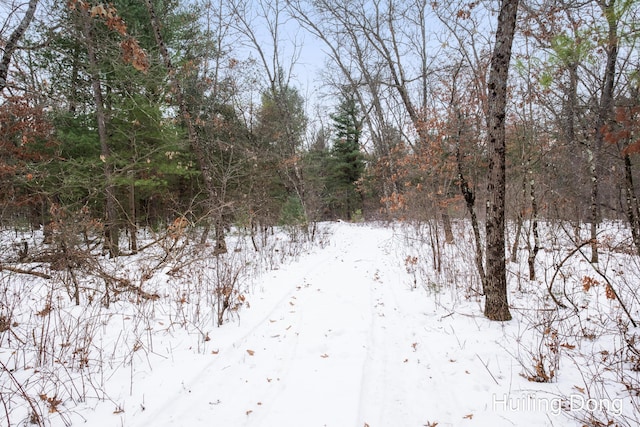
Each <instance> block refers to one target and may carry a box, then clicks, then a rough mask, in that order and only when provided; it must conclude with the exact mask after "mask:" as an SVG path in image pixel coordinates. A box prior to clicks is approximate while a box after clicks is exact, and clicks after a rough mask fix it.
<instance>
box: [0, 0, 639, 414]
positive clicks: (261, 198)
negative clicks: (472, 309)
mask: <svg viewBox="0 0 640 427" xmlns="http://www.w3.org/2000/svg"><path fill="white" fill-rule="evenodd" d="M639 14H640V2H637V1H635V0H585V1H580V2H576V1H569V0H501V1H490V0H479V1H457V0H456V1H451V2H438V1H427V0H192V1H188V2H179V1H178V0H114V1H112V2H109V3H104V2H99V1H94V0H67V1H57V0H28V1H26V2H18V1H14V0H6V1H3V2H2V3H1V4H0V22H1V23H2V25H1V26H0V54H1V60H0V232H1V233H2V241H1V244H2V246H1V249H0V291H1V292H0V345H2V346H4V345H5V344H6V345H7V346H8V347H12V346H14V345H16V346H17V347H16V348H21V349H22V350H21V352H23V353H21V354H22V355H21V356H16V355H15V354H16V353H12V354H13V355H10V356H2V355H0V362H1V365H0V369H1V370H2V372H3V375H5V374H9V373H10V374H11V375H10V376H11V380H7V382H3V383H2V384H0V388H1V389H2V390H5V389H6V390H11V391H12V393H18V395H19V396H21V397H19V398H15V399H14V398H2V399H0V400H2V402H1V403H2V404H3V405H2V406H4V407H5V410H6V411H7V414H10V413H12V411H13V410H9V409H8V408H10V407H13V406H15V405H18V406H20V405H23V406H22V407H23V408H27V409H26V412H27V413H29V414H31V415H29V416H30V417H31V421H30V422H32V423H35V424H40V425H44V424H45V423H46V422H47V421H46V417H45V416H44V415H43V413H44V412H46V411H44V412H43V410H42V409H39V407H38V405H44V406H43V407H48V409H49V410H50V411H51V412H57V407H58V405H59V404H60V402H58V397H59V394H58V393H56V394H55V396H56V397H53V394H50V395H47V394H46V393H45V394H44V398H43V397H42V393H40V395H39V396H40V397H39V399H38V398H37V397H33V395H32V394H30V392H29V391H28V390H26V388H27V387H26V384H27V383H28V381H26V380H21V379H20V378H21V377H20V376H14V374H13V373H15V372H17V371H18V370H20V369H22V368H18V366H19V365H20V366H22V367H23V368H24V367H25V366H32V365H33V364H36V365H38V366H49V365H51V364H55V363H56V362H55V361H56V360H61V359H63V358H64V357H71V358H72V359H74V362H73V363H75V364H76V365H75V368H76V369H78V370H80V371H82V369H83V368H86V367H87V365H88V364H89V362H88V359H86V360H85V359H83V357H84V356H83V354H84V353H83V354H80V353H69V352H70V351H71V350H72V349H69V350H68V351H67V350H65V351H62V350H60V349H59V348H58V346H57V345H54V344H53V343H49V342H46V339H45V338H46V335H47V334H46V333H45V329H44V328H43V327H40V329H39V334H40V335H38V337H36V336H35V335H34V333H33V332H32V331H31V330H30V329H29V330H28V331H27V329H28V328H27V329H25V330H24V331H23V330H21V329H20V328H21V327H22V326H25V325H26V324H27V323H29V322H36V323H38V322H43V321H44V319H48V318H49V317H50V316H49V315H50V313H51V312H52V311H53V310H54V309H55V307H56V304H62V303H59V302H57V300H56V298H62V297H60V295H64V296H65V298H66V299H67V300H69V301H71V302H72V304H73V305H75V306H77V307H85V309H87V307H93V306H99V307H103V308H107V309H108V308H109V307H110V306H112V305H113V304H118V303H119V302H122V301H125V300H127V301H130V302H132V303H133V302H134V301H137V303H142V302H144V303H145V304H146V303H153V302H154V301H156V300H158V299H161V298H163V295H162V293H161V292H158V291H157V289H153V287H152V286H148V284H149V283H151V282H153V281H154V280H156V279H157V278H158V277H160V275H162V274H168V275H171V276H172V277H178V276H180V277H182V278H183V279H185V280H187V279H186V277H187V276H189V274H193V273H194V271H198V274H200V275H201V277H200V279H201V280H205V279H206V280H208V281H211V282H212V283H213V284H212V285H211V286H213V288H212V289H213V290H210V292H211V293H212V295H213V296H211V298H212V299H211V301H209V300H208V299H207V301H208V303H210V305H211V307H212V312H211V316H212V317H213V318H214V320H213V321H212V322H213V323H215V324H216V325H217V326H220V325H222V324H223V323H225V322H227V321H229V320H230V319H234V318H236V317H237V316H241V314H240V309H241V308H242V307H243V306H244V305H245V299H246V298H247V292H246V291H245V290H244V288H243V287H242V285H241V282H242V280H241V278H242V277H244V275H245V274H246V275H249V276H253V275H257V274H258V273H257V270H260V269H267V270H268V269H270V268H271V269H273V268H277V267H276V266H277V265H279V264H280V263H282V262H285V261H284V260H285V259H287V258H293V259H296V258H297V257H299V256H300V254H301V253H302V252H304V251H306V250H310V249H309V248H310V247H313V246H317V245H319V246H323V245H325V244H326V241H327V240H326V239H328V237H327V236H326V235H325V234H324V231H323V230H324V229H323V226H322V225H323V224H325V223H327V222H335V221H344V222H351V223H373V222H375V223H377V224H404V225H405V226H408V227H413V230H414V232H416V233H417V234H416V237H415V238H416V239H418V240H419V242H420V245H421V246H422V247H423V248H426V249H428V252H429V254H428V255H425V256H423V257H418V258H414V257H413V256H412V255H411V256H409V255H407V257H406V258H405V259H404V260H403V261H404V263H405V267H406V271H407V273H410V274H412V275H413V277H414V279H415V280H416V281H418V278H419V277H421V279H420V280H422V281H423V282H424V283H422V284H421V286H426V287H429V286H432V285H433V283H432V281H430V279H429V280H428V279H425V277H427V276H430V274H431V273H425V272H426V271H427V270H433V271H437V276H438V277H440V278H443V277H444V275H445V273H443V271H444V270H446V266H447V265H449V263H452V262H454V261H453V260H451V259H448V258H447V256H448V255H449V252H448V250H447V248H448V247H449V246H448V245H456V244H463V245H467V246H465V247H467V252H466V253H465V254H466V255H468V259H466V260H465V261H464V262H466V263H467V264H468V266H469V268H470V273H469V276H468V277H471V279H469V282H468V283H467V284H466V285H464V287H465V289H466V291H467V292H470V293H471V294H473V295H474V297H475V298H481V299H482V300H483V301H484V307H483V310H484V313H483V314H484V316H485V317H486V318H487V319H489V320H493V321H509V320H511V319H512V313H511V311H510V304H509V301H508V296H509V293H510V292H509V291H508V288H509V286H510V283H513V280H514V278H513V277H512V276H513V275H511V276H510V271H511V270H510V269H511V267H510V265H511V264H514V263H517V262H519V261H520V260H522V262H523V265H524V266H525V267H526V273H524V274H525V276H526V277H525V278H524V279H522V278H520V276H518V283H520V280H521V279H522V280H525V279H526V280H527V281H528V282H529V283H542V286H541V289H542V290H543V291H544V292H543V294H545V296H546V298H548V299H549V300H550V304H551V305H552V306H553V307H556V308H567V307H570V308H571V307H573V308H575V309H576V311H577V310H578V307H577V305H578V304H577V303H574V302H573V300H572V299H571V298H569V297H568V295H567V292H566V290H565V292H564V294H558V293H557V292H554V290H553V286H554V284H556V285H557V284H558V283H560V281H561V280H564V282H565V283H566V280H567V279H566V276H565V275H564V273H563V272H562V268H563V267H565V266H566V265H569V264H570V263H571V262H573V261H574V258H572V257H579V256H582V260H581V261H580V262H584V263H587V264H589V265H590V266H591V270H589V271H590V272H589V273H588V274H587V273H585V274H584V275H582V276H580V277H579V278H578V281H579V284H580V285H579V286H582V287H586V288H591V287H592V286H596V285H598V284H602V285H603V286H602V289H603V292H605V293H606V298H607V299H608V300H612V301H615V302H616V304H618V307H619V308H620V310H621V311H620V313H621V314H620V315H619V317H618V318H617V321H618V323H619V324H620V325H623V324H624V325H625V327H624V328H622V326H620V328H621V329H620V330H618V335H617V336H618V337H619V338H620V339H621V340H622V341H625V342H627V344H628V346H629V349H631V350H629V351H630V352H631V353H634V352H637V354H636V355H635V356H633V360H635V363H632V364H633V365H634V366H635V367H636V368H637V366H638V360H640V347H636V346H637V345H638V344H637V343H636V342H635V334H634V335H630V334H629V332H628V330H627V329H626V327H627V326H628V325H632V326H634V327H635V320H634V319H635V318H636V316H637V314H638V308H639V307H638V304H639V302H638V300H637V298H636V297H635V288H636V286H635V285H629V286H630V287H626V288H625V289H626V291H625V290H623V289H621V288H620V287H619V286H618V284H617V283H618V282H616V280H617V279H619V277H613V276H615V274H619V275H620V276H621V275H622V274H623V273H612V272H610V271H609V267H610V266H609V260H610V259H611V256H612V255H611V254H622V255H621V256H624V257H627V258H625V259H630V260H631V261H625V262H629V263H637V262H638V261H639V260H640V202H639V201H638V193H639V191H640V190H639V189H636V185H638V184H637V182H638V179H640V172H639V171H638V167H639V165H640V163H639V158H638V153H640V49H639V46H638V40H639V39H640V32H639V30H640V28H639V25H640V16H639ZM612 224H615V226H616V227H617V229H618V230H619V231H618V232H616V233H618V234H617V235H616V236H615V238H612V237H611V234H609V233H610V231H611V227H612ZM460 229H464V230H465V231H464V232H460V231H459V230H460ZM550 229H553V230H560V231H558V233H560V234H562V238H561V239H560V240H562V241H563V245H564V246H563V250H565V251H566V253H567V255H566V257H560V258H554V262H553V264H552V265H547V264H546V262H545V261H544V259H546V258H545V257H546V256H547V255H546V253H548V252H549V251H552V250H555V249H553V248H557V246H558V245H559V243H558V237H557V235H556V237H553V236H551V237H550V234H549V230H550ZM416 230H418V231H416ZM424 230H427V231H424ZM614 235H615V233H614ZM614 240H615V241H614ZM240 241H242V242H243V243H242V245H246V247H245V246H242V248H240V247H239V245H240V243H238V242H240ZM426 249H425V250H426ZM241 251H247V252H251V251H253V252H254V253H255V254H256V255H255V258H256V260H257V261H256V260H253V261H255V263H254V264H252V265H251V266H250V267H249V264H250V262H251V256H250V255H242V256H241V255H239V253H240V252H241ZM243 256H248V257H249V258H246V259H245V258H242V257H243ZM241 258H242V261H240V259H241ZM131 260H135V263H137V264H136V265H137V267H135V268H133V267H131V268H133V270H135V271H129V270H127V269H124V270H123V267H122V266H123V265H128V264H127V263H128V262H130V261H131ZM423 261H424V263H425V264H424V265H422V266H421V265H420V264H421V263H422V262H423ZM131 262H132V263H133V261H131ZM576 262H578V261H576ZM541 265H545V267H541ZM202 269H210V270H207V271H209V272H203V270H202ZM249 270H251V272H250V273H249V272H248V271H249ZM254 270H255V271H254ZM634 271H635V270H634ZM418 272H423V273H424V274H423V275H422V276H421V275H420V274H418ZM554 273H555V274H554ZM636 273H638V272H637V271H636ZM634 274H635V273H634ZM196 275H197V274H196ZM176 280H177V279H176ZM189 280H196V279H194V278H193V277H191V276H189V278H188V280H187V281H189ZM443 280H445V279H443ZM447 280H450V281H456V280H457V279H455V278H448V279H446V280H445V281H447ZM30 281H33V282H34V283H39V284H40V285H38V286H39V288H38V290H36V291H34V295H40V297H41V298H42V300H40V301H38V302H37V303H36V306H37V307H36V308H37V310H36V311H34V314H32V316H31V317H29V316H27V317H28V318H29V319H30V320H29V321H28V322H26V321H24V320H18V319H19V318H21V319H22V318H23V317H24V313H20V310H19V309H18V307H21V306H22V305H23V304H25V303H26V301H27V300H28V299H29V298H27V297H23V296H17V293H16V292H15V289H16V286H24V284H25V283H27V284H28V283H30ZM536 281H537V282H536ZM185 283H186V282H185ZM469 283H470V284H469ZM623 283H624V284H625V286H626V285H628V284H629V283H631V284H632V283H633V280H632V279H626V277H625V280H624V281H623ZM620 286H622V285H620ZM518 290H519V291H520V290H521V289H520V287H519V285H518ZM587 290H589V289H587ZM180 292H181V294H180V296H179V297H177V298H178V300H181V301H182V303H184V302H185V301H187V300H189V299H190V298H196V296H194V295H193V294H192V295H190V294H189V292H192V290H188V289H187V290H181V291H180ZM198 292H200V291H198ZM198 292H196V294H197V293H198ZM171 298H174V299H175V298H176V295H175V294H172V296H171ZM567 300H569V301H567ZM43 301H45V302H43ZM90 310H94V308H91V309H90ZM96 310H97V309H96ZM92 312H93V311H92ZM20 316H22V317H20ZM613 317H615V316H613ZM34 319H35V320H34ZM38 324H39V323H38ZM25 328H26V326H25ZM63 329H64V328H63ZM33 330H37V328H35V329H33ZM85 331H86V330H85ZM87 336H88V335H87ZM201 338H202V339H203V340H208V338H209V336H208V335H207V334H206V333H205V334H203V335H202V337H201ZM203 342H204V341H203ZM141 345H142V344H141ZM27 347H28V348H29V350H25V348H27ZM87 351H88V350H87ZM29 352H30V354H31V356H29V357H27V356H24V354H26V353H29ZM61 352H62V353H64V356H61ZM634 354H635V353H634ZM87 355H88V353H87ZM87 357H88V356H87ZM32 358H35V359H32ZM543 359H544V358H543V357H540V358H538V359H537V360H538V362H539V363H538V365H537V366H538V367H539V368H540V369H541V371H538V372H537V374H535V375H533V377H536V378H538V379H541V380H542V382H545V381H551V380H553V375H550V373H549V368H547V369H546V370H545V368H544V366H545V363H546V362H544V360H543ZM34 360H37V362H34ZM547 360H548V359H547ZM9 365H12V366H14V367H13V368H9ZM535 370H536V368H534V371H535ZM631 371H633V372H637V370H634V369H631ZM16 375H17V374H16ZM69 375H71V374H69ZM536 375H537V376H536ZM634 375H635V374H634ZM25 378H30V377H28V376H27V377H25ZM73 378H77V377H75V376H74V377H73ZM625 378H626V377H625ZM25 381H26V382H25ZM69 381H72V382H73V381H76V379H74V380H69ZM625 381H626V380H625ZM629 381H630V380H629ZM636 381H637V378H636ZM44 383H46V381H45V382H44ZM44 383H43V384H44ZM43 388H46V386H43ZM628 388H631V389H633V390H635V391H636V392H638V390H640V388H639V386H638V383H637V382H635V383H632V385H630V386H629V387H628ZM34 393H35V392H34ZM35 394H36V395H37V393H35ZM73 394H74V393H73V392H70V396H73ZM80 394H82V393H80ZM60 395H61V394H60ZM69 398H70V399H72V398H73V397H69ZM17 402H22V403H17ZM47 405H48V406H47ZM21 416H22V415H16V416H14V417H13V419H15V418H16V417H18V418H20V417H21ZM605 419H606V416H605ZM7 423H8V424H9V425H12V424H11V420H10V417H9V415H7ZM65 424H66V423H65ZM631 424H632V423H631ZM631 424H630V425H631ZM434 425H435V424H434ZM593 425H606V423H604V421H603V424H596V423H595V422H594V424H593Z"/></svg>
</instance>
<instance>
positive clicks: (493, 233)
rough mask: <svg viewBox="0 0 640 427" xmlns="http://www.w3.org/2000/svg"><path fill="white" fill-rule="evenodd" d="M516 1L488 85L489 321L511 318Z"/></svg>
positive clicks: (508, 9)
mask: <svg viewBox="0 0 640 427" xmlns="http://www.w3.org/2000/svg"><path fill="white" fill-rule="evenodd" d="M518 3H519V1H518V0H503V1H502V4H501V7H500V14H499V16H498V28H497V31H496V42H495V47H494V50H493V56H492V58H491V70H490V72H489V82H488V85H487V88H488V92H489V93H488V106H489V107H488V112H487V127H488V139H489V140H488V144H487V148H488V153H489V172H488V175H489V179H488V184H487V206H486V209H487V219H486V224H485V229H486V268H485V274H486V289H485V297H486V299H485V306H484V314H485V316H486V317H487V318H488V319H490V320H498V321H506V320H511V313H510V311H509V302H508V300H507V278H506V260H505V236H504V232H505V192H506V176H505V168H506V165H505V160H506V159H505V156H506V142H505V118H506V106H507V79H508V76H509V62H510V60H511V47H512V44H513V38H514V34H515V28H516V18H517V13H518Z"/></svg>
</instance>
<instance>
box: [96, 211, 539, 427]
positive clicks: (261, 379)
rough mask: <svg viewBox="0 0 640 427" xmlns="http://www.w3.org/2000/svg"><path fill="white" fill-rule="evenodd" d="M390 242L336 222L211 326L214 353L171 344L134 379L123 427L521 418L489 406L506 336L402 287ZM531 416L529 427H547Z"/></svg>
mask: <svg viewBox="0 0 640 427" xmlns="http://www.w3.org/2000/svg"><path fill="white" fill-rule="evenodd" d="M394 247H395V246H394V236H393V231H392V230H391V229H388V228H375V227H359V226H356V225H349V224H342V225H336V226H335V230H334V234H333V236H332V237H331V244H330V245H329V246H328V247H326V248H324V249H319V250H317V251H316V253H314V254H312V255H310V256H305V257H303V258H302V259H301V260H300V261H299V262H297V263H293V264H291V265H288V266H285V267H283V268H282V269H281V270H277V271H274V272H272V273H271V274H270V275H268V276H267V277H264V278H263V279H262V280H261V285H260V286H261V288H259V289H256V291H255V293H254V294H253V295H252V296H251V297H250V298H251V308H249V309H244V310H243V311H242V312H241V313H240V324H239V325H235V324H229V325H226V326H225V327H223V328H220V329H216V330H213V331H212V334H211V342H210V343H208V345H211V347H210V348H211V350H212V351H211V352H210V354H206V355H204V356H202V355H199V357H194V356H189V354H190V353H189V352H184V353H179V352H176V350H175V349H172V350H171V352H170V356H169V357H168V360H167V361H166V362H165V363H163V364H160V365H157V364H155V363H154V364H153V367H152V368H151V367H150V368H149V370H148V371H143V370H141V371H140V372H138V373H136V374H135V375H134V379H133V380H132V386H131V388H132V389H133V393H130V394H129V396H128V397H123V398H124V399H126V400H127V402H125V406H126V408H125V410H124V412H122V413H121V414H119V417H120V420H119V422H120V423H122V425H126V426H135V427H143V426H154V427H164V426H185V427H187V426H188V427H199V426H224V427H236V426H255V427H259V426H261V427H288V426H291V427H300V426H319V427H321V426H331V427H347V426H349V427H350V426H354V427H356V426H357V427H362V426H370V427H395V426H424V425H429V423H437V425H438V426H440V427H442V426H457V425H464V426H467V425H479V426H483V425H515V424H513V423H512V422H509V421H508V419H507V417H506V416H507V415H509V414H505V413H504V411H503V413H496V412H495V411H492V408H491V407H490V406H491V395H492V393H503V392H506V391H507V389H511V388H512V387H513V386H514V385H513V384H511V382H512V380H511V379H510V377H511V376H513V375H512V373H511V370H512V369H513V367H512V366H506V365H502V362H500V361H498V359H497V358H495V357H494V358H493V359H492V357H493V353H492V352H494V351H495V346H493V347H488V346H487V345H486V343H487V342H493V343H495V342H496V341H498V340H500V339H501V336H503V334H504V331H501V330H500V326H497V325H496V324H489V323H484V324H482V325H479V324H478V322H483V321H482V320H481V319H480V320H478V319H476V318H475V317H473V316H470V317H469V318H468V320H467V318H465V317H462V318H461V319H462V321H461V319H460V318H458V319H457V320H456V322H457V323H455V328H461V326H460V325H462V326H463V327H464V329H463V330H455V329H454V326H453V325H454V324H448V323H446V322H447V321H449V320H450V319H451V318H450V317H449V316H447V315H446V313H445V315H443V312H442V311H439V312H436V310H435V309H434V308H433V304H432V303H430V302H429V301H428V296H427V295H426V293H425V292H424V290H422V289H418V290H411V289H410V287H409V285H408V283H409V280H408V276H407V274H406V272H405V271H404V265H402V260H399V259H398V255H397V254H395V253H394V249H393V248H394ZM429 307H430V308H429ZM479 317H481V316H479ZM443 319H444V320H443ZM465 325H466V326H465ZM481 328H482V330H483V332H482V337H480V334H479V333H478V331H479V330H480V329H481ZM480 360H482V361H483V363H484V364H486V365H487V368H485V367H484V366H483V363H481V362H480ZM185 365H186V366H185ZM489 372H491V373H489ZM503 374H506V377H507V378H504V377H503V376H502V375H503ZM493 375H495V378H492V376H493ZM516 377H517V375H516ZM498 381H500V385H496V384H497V382H498ZM537 415H538V418H535V417H534V418H528V421H529V422H530V424H529V425H545V420H546V416H545V415H544V414H537ZM112 420H113V419H112ZM536 420H537V421H536ZM89 421H91V420H90V419H89ZM534 421H536V422H534ZM108 425H113V424H108ZM118 425H120V424H118Z"/></svg>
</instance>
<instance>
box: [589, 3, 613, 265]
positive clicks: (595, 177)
mask: <svg viewBox="0 0 640 427" xmlns="http://www.w3.org/2000/svg"><path fill="white" fill-rule="evenodd" d="M598 4H600V7H601V8H602V14H603V15H604V17H605V19H606V20H607V25H608V27H607V30H608V31H607V46H606V48H605V50H606V52H607V63H606V66H605V70H604V78H603V83H602V93H601V95H600V106H599V107H600V108H599V110H598V117H597V120H596V123H595V126H596V127H595V140H594V142H593V143H592V144H591V145H592V146H591V147H590V151H589V159H590V165H589V167H590V169H591V200H590V202H591V209H590V212H589V213H590V217H591V218H590V222H591V228H590V230H591V236H590V237H591V263H593V264H596V263H597V262H598V240H597V238H598V236H597V231H598V223H599V222H600V194H599V193H600V189H599V184H600V178H599V177H600V174H601V169H602V162H601V159H600V156H601V151H602V146H603V145H604V129H605V127H606V125H607V122H608V121H609V119H610V117H611V113H612V109H613V86H614V82H615V78H616V61H617V59H618V21H617V20H618V19H619V18H618V16H617V15H618V13H617V11H616V0H610V1H609V2H598Z"/></svg>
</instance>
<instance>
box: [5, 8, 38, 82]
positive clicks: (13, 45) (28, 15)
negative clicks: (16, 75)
mask: <svg viewBox="0 0 640 427" xmlns="http://www.w3.org/2000/svg"><path fill="white" fill-rule="evenodd" d="M37 6H38V0H29V6H28V7H27V11H26V12H25V14H24V16H23V17H22V20H21V21H20V24H18V26H17V27H16V29H15V30H13V33H11V36H9V40H7V42H6V44H5V45H4V54H3V55H2V60H0V92H1V91H3V90H4V88H5V87H7V77H8V76H9V64H10V63H11V57H12V56H13V53H14V52H15V51H16V49H17V48H18V42H19V41H20V39H21V38H22V36H23V35H24V33H25V32H26V31H27V28H28V27H29V24H31V21H32V20H33V17H34V15H35V13H36V7H37Z"/></svg>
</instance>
